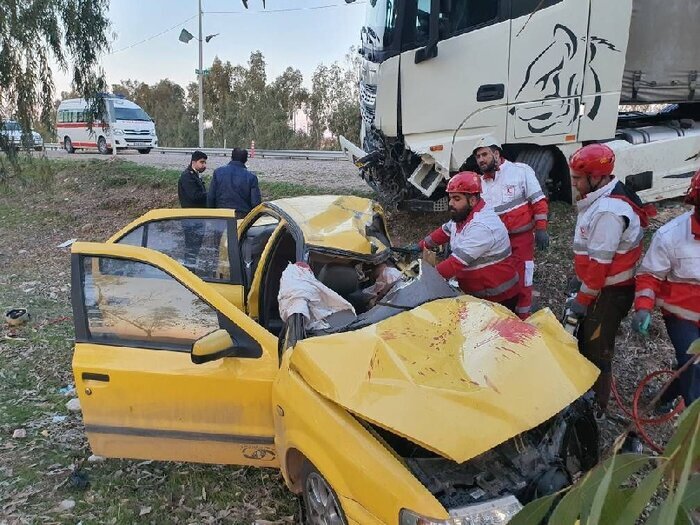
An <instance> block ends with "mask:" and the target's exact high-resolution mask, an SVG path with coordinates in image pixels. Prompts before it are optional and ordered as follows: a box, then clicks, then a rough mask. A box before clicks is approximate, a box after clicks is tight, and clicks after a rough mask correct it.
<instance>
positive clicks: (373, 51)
mask: <svg viewBox="0 0 700 525" xmlns="http://www.w3.org/2000/svg"><path fill="white" fill-rule="evenodd" d="M395 29H396V0H368V2H367V16H366V19H365V25H364V26H363V27H362V32H361V37H362V49H363V53H364V55H365V57H366V58H368V59H369V60H380V58H379V55H381V52H382V51H384V50H386V49H388V48H389V47H390V46H391V43H392V41H393V37H394V32H395Z"/></svg>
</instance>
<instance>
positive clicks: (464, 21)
mask: <svg viewBox="0 0 700 525" xmlns="http://www.w3.org/2000/svg"><path fill="white" fill-rule="evenodd" d="M348 1H352V0H348ZM698 27H700V2H698V0H668V1H667V2H658V1H654V0H615V1H610V0H368V2H367V21H366V23H365V26H364V27H363V28H362V31H361V35H362V43H361V47H360V53H361V55H362V57H363V64H362V70H361V73H360V76H361V82H360V97H361V100H360V106H361V112H362V121H363V130H362V137H361V141H362V143H361V144H360V145H359V147H358V146H355V145H353V144H351V143H350V142H349V141H347V140H345V139H341V145H342V147H343V149H344V150H345V151H346V153H347V154H348V156H349V157H350V159H351V160H352V161H353V162H354V163H355V164H356V165H357V166H358V167H359V168H360V170H361V176H362V177H363V178H364V179H365V180H366V181H367V182H368V184H369V185H370V186H371V187H373V188H374V189H375V191H376V192H377V195H378V198H379V199H380V200H381V201H382V202H383V203H384V204H385V205H394V206H396V205H399V206H401V207H405V208H413V209H422V210H435V211H440V210H443V209H446V205H447V199H446V195H445V185H446V182H447V180H448V179H449V178H450V176H451V175H453V174H454V173H456V172H457V171H459V170H460V169H465V168H471V169H473V168H474V167H475V165H474V164H473V158H471V156H472V151H473V150H474V148H475V147H476V146H477V145H479V144H484V143H498V144H502V145H503V148H504V150H505V154H506V158H508V159H509V160H512V161H519V162H525V163H527V164H529V165H531V166H532V167H533V169H534V170H535V172H536V173H537V176H538V178H539V179H540V183H541V184H542V186H543V189H544V190H545V191H547V192H548V193H549V195H550V197H551V198H552V199H560V200H567V201H571V200H572V199H573V197H574V196H573V195H572V188H571V182H570V177H569V173H568V166H567V159H568V157H569V156H570V155H571V153H572V152H573V151H575V150H576V149H577V148H579V147H581V145H583V144H588V143H590V142H606V143H607V144H608V145H609V146H610V147H611V148H612V149H613V150H614V151H615V154H616V156H617V163H616V173H615V174H616V175H617V176H618V177H619V178H620V179H621V180H623V181H625V182H626V183H627V184H628V185H629V186H631V187H632V188H633V189H635V190H636V191H638V192H639V194H640V196H642V197H643V198H644V199H646V200H660V199H664V198H669V197H675V196H678V195H680V194H682V192H683V191H685V189H686V188H687V185H688V181H689V178H690V176H692V174H693V172H694V171H695V170H697V169H698V168H700V92H699V91H697V90H696V85H697V72H698V70H700V53H698V49H700V32H698V31H697V28H698ZM623 104H624V105H634V106H638V105H650V104H657V105H659V107H658V108H655V109H654V110H653V111H648V112H644V113H642V112H636V111H629V110H628V111H622V109H624V108H622V107H621V105H623ZM666 105H672V106H671V107H670V108H668V109H669V110H668V111H659V109H660V108H662V107H664V106H666ZM633 109H637V108H636V107H635V108H633Z"/></svg>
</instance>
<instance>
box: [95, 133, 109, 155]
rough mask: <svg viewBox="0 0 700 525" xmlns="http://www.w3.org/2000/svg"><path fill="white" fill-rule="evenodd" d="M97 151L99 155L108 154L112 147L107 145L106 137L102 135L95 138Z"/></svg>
mask: <svg viewBox="0 0 700 525" xmlns="http://www.w3.org/2000/svg"><path fill="white" fill-rule="evenodd" d="M97 151H99V152H100V154H101V155H109V154H110V153H112V149H111V148H108V147H107V139H105V138H104V137H100V138H99V139H97Z"/></svg>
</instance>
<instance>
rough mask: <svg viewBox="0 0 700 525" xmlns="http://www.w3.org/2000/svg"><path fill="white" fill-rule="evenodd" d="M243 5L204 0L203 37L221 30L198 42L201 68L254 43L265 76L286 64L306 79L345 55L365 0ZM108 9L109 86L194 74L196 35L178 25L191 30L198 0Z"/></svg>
mask: <svg viewBox="0 0 700 525" xmlns="http://www.w3.org/2000/svg"><path fill="white" fill-rule="evenodd" d="M325 6H331V7H325ZM248 7H249V9H248V10H247V11H246V10H245V9H244V7H243V4H242V2H241V0H202V10H203V11H204V16H203V19H202V31H203V34H204V36H206V35H210V34H215V33H219V35H218V36H216V37H215V38H213V39H211V41H210V42H209V43H205V44H204V66H205V68H206V67H207V65H211V63H212V61H213V60H214V57H215V56H218V57H219V58H220V59H221V60H222V61H224V62H226V61H230V62H231V63H232V64H234V65H235V64H245V63H246V62H247V60H248V58H249V56H250V53H251V51H255V50H260V51H262V53H263V55H264V56H265V59H266V62H267V73H268V78H269V79H274V78H275V77H276V76H277V75H278V74H280V73H281V72H282V71H284V69H286V68H287V66H292V67H295V68H297V69H299V70H301V72H302V74H303V75H304V82H305V84H306V85H307V86H309V85H310V80H311V75H312V74H313V71H314V70H315V69H316V66H318V64H320V63H325V64H330V63H332V62H334V61H336V60H338V61H343V60H344V57H345V54H346V53H347V52H348V50H349V48H350V46H352V45H355V46H356V45H357V44H358V42H359V38H360V27H361V26H362V23H363V21H364V13H365V7H366V6H365V2H364V1H363V0H357V1H356V2H355V3H354V4H346V3H345V0H267V1H266V7H267V8H266V9H265V10H263V8H262V0H248ZM292 9H299V10H298V11H292ZM280 10H282V11H280ZM275 11H279V12H275ZM225 12H233V13H225ZM108 16H109V19H110V21H111V23H112V27H111V31H110V32H111V33H114V35H112V36H113V38H110V41H111V46H112V50H111V52H110V54H108V55H106V56H103V57H102V59H101V65H102V67H103V69H104V71H105V73H106V76H107V83H108V85H110V86H111V85H112V84H117V83H119V82H120V81H122V80H127V79H132V80H139V81H141V82H146V83H148V84H154V83H156V82H158V81H159V80H161V79H164V78H168V79H170V80H172V81H174V82H177V83H178V84H180V85H182V86H183V87H184V86H186V85H187V84H188V83H190V82H194V81H196V76H195V69H196V68H197V67H198V60H199V56H198V53H199V51H198V43H197V40H191V41H190V42H189V43H188V44H183V43H182V42H180V41H179V40H178V36H179V34H180V31H181V29H183V28H184V29H187V30H188V31H189V32H190V33H192V34H193V35H194V36H195V37H197V34H198V22H197V0H111V1H110V8H109V15H108ZM188 19H189V20H188ZM54 81H55V84H56V95H57V96H58V95H60V93H61V91H68V90H69V89H70V78H69V76H68V75H67V74H65V73H62V72H60V71H59V70H58V69H55V70H54Z"/></svg>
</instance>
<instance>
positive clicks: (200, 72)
mask: <svg viewBox="0 0 700 525" xmlns="http://www.w3.org/2000/svg"><path fill="white" fill-rule="evenodd" d="M198 4H199V5H198V11H197V13H198V15H199V38H198V39H197V40H198V41H199V69H197V78H198V79H199V116H198V118H199V147H200V148H203V147H204V75H205V73H206V71H204V49H203V45H204V42H207V43H208V42H209V41H210V40H211V39H212V38H214V37H215V36H217V35H218V34H219V33H216V34H214V35H207V37H206V38H202V14H203V11H202V0H198ZM193 38H194V35H193V34H192V33H190V32H189V31H188V30H187V29H183V30H182V31H180V37H179V40H180V42H182V43H183V44H187V43H188V42H189V41H190V40H192V39H193Z"/></svg>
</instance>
